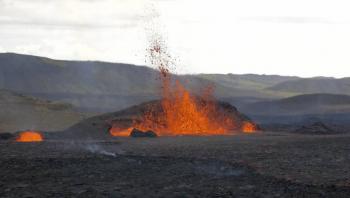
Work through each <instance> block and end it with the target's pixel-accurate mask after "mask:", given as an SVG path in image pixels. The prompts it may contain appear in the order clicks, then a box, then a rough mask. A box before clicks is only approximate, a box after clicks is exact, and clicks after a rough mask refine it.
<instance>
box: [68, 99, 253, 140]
mask: <svg viewBox="0 0 350 198" xmlns="http://www.w3.org/2000/svg"><path fill="white" fill-rule="evenodd" d="M198 100H199V99H198ZM162 102H163V100H156V101H151V102H146V103H142V104H140V105H137V106H133V107H130V108H127V109H125V110H121V111H118V112H114V113H108V114H104V115H100V116H96V117H92V118H89V119H86V120H84V121H82V122H80V123H78V124H76V125H74V126H73V127H71V128H69V129H68V130H67V131H66V133H65V134H66V135H70V136H75V137H77V138H96V137H111V136H129V135H130V132H131V131H132V130H133V129H134V128H136V129H140V130H144V131H147V130H150V131H154V132H155V133H156V134H157V135H158V136H179V135H194V136H201V135H233V134H237V133H253V132H255V131H256V130H258V126H257V125H256V124H255V123H254V122H253V121H252V120H250V119H249V118H248V117H246V116H245V115H243V114H241V113H240V112H238V110H237V109H236V108H235V107H234V106H232V105H230V104H228V103H225V102H219V101H197V103H198V105H200V106H198V107H197V108H198V109H201V110H202V109H203V108H204V107H207V106H208V105H209V104H207V103H210V105H209V106H210V108H211V111H209V112H208V113H209V114H211V115H208V117H205V116H202V117H198V118H196V117H195V116H198V115H196V114H197V112H193V111H194V110H193V109H190V107H188V108H186V109H185V110H186V111H187V110H189V111H190V112H182V111H185V110H181V106H180V107H179V106H175V107H174V108H176V113H175V114H174V115H166V114H167V113H168V114H169V112H166V111H167V110H165V109H164V108H163V104H162ZM168 111H169V110H168ZM186 113H189V114H191V116H188V115H186ZM177 114H178V115H177ZM169 116H177V117H171V118H166V117H169ZM169 119H172V120H170V121H169ZM172 122H175V123H172ZM172 124H175V125H172Z"/></svg>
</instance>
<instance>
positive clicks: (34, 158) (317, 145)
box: [0, 133, 350, 198]
mask: <svg viewBox="0 0 350 198" xmlns="http://www.w3.org/2000/svg"><path fill="white" fill-rule="evenodd" d="M0 178H1V179H0V197H244V198H247V197H350V136H349V135H332V136H306V135H291V134H277V133H265V134H254V135H237V136H230V137H228V136H223V137H219V136H217V137H161V138H154V139H147V138H139V139H132V138H114V139H111V140H110V141H81V142H77V141H75V142H68V141H46V142H43V143H14V142H0Z"/></svg>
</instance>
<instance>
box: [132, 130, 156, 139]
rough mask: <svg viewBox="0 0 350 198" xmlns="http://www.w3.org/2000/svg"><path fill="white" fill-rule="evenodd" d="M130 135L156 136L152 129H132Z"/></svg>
mask: <svg viewBox="0 0 350 198" xmlns="http://www.w3.org/2000/svg"><path fill="white" fill-rule="evenodd" d="M130 137H136V138H137V137H157V134H156V133H155V132H153V131H141V130H138V129H133V130H132V131H131V133H130Z"/></svg>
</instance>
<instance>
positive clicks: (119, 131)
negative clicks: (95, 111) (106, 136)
mask: <svg viewBox="0 0 350 198" xmlns="http://www.w3.org/2000/svg"><path fill="white" fill-rule="evenodd" d="M132 129H133V128H132V127H131V128H120V127H118V126H113V127H112V128H111V129H110V130H109V133H110V134H111V135H112V136H120V137H128V136H129V135H130V133H131V131H132Z"/></svg>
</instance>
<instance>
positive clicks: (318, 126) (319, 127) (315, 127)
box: [295, 122, 337, 135]
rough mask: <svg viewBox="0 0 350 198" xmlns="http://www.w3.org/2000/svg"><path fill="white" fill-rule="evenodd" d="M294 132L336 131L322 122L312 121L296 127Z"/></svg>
mask: <svg viewBox="0 0 350 198" xmlns="http://www.w3.org/2000/svg"><path fill="white" fill-rule="evenodd" d="M295 133H302V134H313V135H323V134H334V133H337V132H336V131H335V130H333V129H331V128H330V127H328V126H327V125H325V124H324V123H322V122H314V123H312V124H310V125H304V126H302V127H300V128H298V129H296V130H295Z"/></svg>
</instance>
